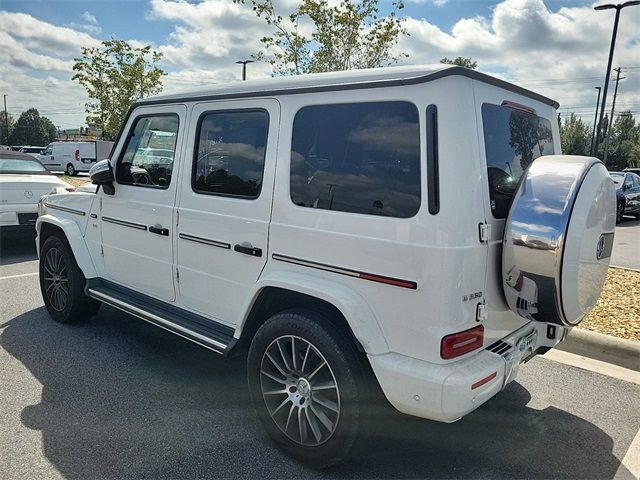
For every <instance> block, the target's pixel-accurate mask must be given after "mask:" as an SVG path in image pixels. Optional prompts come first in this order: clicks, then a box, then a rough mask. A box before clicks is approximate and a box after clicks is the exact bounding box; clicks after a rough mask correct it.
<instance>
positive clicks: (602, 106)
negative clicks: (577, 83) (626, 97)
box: [593, 0, 640, 150]
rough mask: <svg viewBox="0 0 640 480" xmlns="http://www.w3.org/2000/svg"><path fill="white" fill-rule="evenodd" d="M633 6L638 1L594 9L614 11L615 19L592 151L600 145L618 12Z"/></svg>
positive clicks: (639, 0) (608, 4) (600, 6)
mask: <svg viewBox="0 0 640 480" xmlns="http://www.w3.org/2000/svg"><path fill="white" fill-rule="evenodd" d="M633 5H640V0H631V1H629V2H624V3H618V4H616V5H613V4H611V3H607V4H605V5H598V6H597V7H594V10H610V9H612V8H613V9H615V11H616V17H615V20H614V22H613V34H612V35H611V47H610V48H609V62H608V63H607V73H606V75H605V78H604V87H603V92H602V103H601V104H600V121H599V122H598V131H597V132H596V142H595V144H594V147H593V148H594V150H597V149H598V143H600V130H601V127H602V117H604V106H605V104H606V103H607V88H608V87H609V78H610V76H611V63H612V62H613V50H614V48H615V46H616V35H617V34H618V22H619V21H620V11H621V10H622V9H623V8H625V7H631V6H633Z"/></svg>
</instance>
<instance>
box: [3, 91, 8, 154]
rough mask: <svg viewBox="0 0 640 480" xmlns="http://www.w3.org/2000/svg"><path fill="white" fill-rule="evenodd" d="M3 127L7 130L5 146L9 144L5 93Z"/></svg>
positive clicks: (5, 96) (5, 97)
mask: <svg viewBox="0 0 640 480" xmlns="http://www.w3.org/2000/svg"><path fill="white" fill-rule="evenodd" d="M4 128H5V131H6V132H7V146H8V145H9V114H8V113H7V94H6V93H5V94H4Z"/></svg>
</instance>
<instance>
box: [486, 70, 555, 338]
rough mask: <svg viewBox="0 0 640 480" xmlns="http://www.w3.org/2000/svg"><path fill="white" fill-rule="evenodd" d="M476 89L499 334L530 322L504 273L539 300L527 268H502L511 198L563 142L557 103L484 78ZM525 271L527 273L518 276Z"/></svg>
mask: <svg viewBox="0 0 640 480" xmlns="http://www.w3.org/2000/svg"><path fill="white" fill-rule="evenodd" d="M474 91H475V97H476V102H477V106H476V108H477V110H476V112H477V124H478V137H479V141H480V151H481V160H482V162H483V169H485V172H486V178H487V180H486V188H485V194H484V195H485V200H484V210H485V221H486V225H487V230H486V233H487V238H486V241H487V244H488V248H489V252H488V254H489V257H488V262H487V276H486V278H487V281H486V295H485V297H486V302H487V309H488V312H487V314H488V317H489V322H487V323H486V324H485V326H486V327H487V330H486V333H485V336H487V337H488V339H489V340H494V339H499V338H502V337H503V336H505V335H507V334H509V333H510V332H511V331H513V330H515V329H516V328H518V327H519V326H520V325H522V324H523V323H524V322H525V320H523V319H518V318H516V317H514V316H513V315H512V314H511V311H510V310H509V307H508V305H507V303H506V301H505V299H504V293H503V287H502V275H511V276H513V277H514V281H513V283H514V287H513V288H520V289H523V288H524V290H525V291H523V292H522V294H523V295H525V296H527V297H531V298H528V299H527V302H528V303H527V304H528V305H535V304H536V301H537V299H536V298H534V297H535V296H536V293H535V292H534V291H533V289H530V288H527V285H529V282H527V280H526V279H525V278H524V277H526V272H520V271H518V272H502V238H503V234H504V228H505V222H506V219H507V216H508V214H509V209H510V207H511V199H512V197H513V195H514V194H515V191H516V187H517V185H518V180H519V179H520V177H521V176H522V173H523V172H524V170H525V169H526V168H527V166H528V165H529V164H530V163H531V162H532V161H533V160H535V159H536V158H538V157H539V156H541V155H552V154H554V153H559V151H560V148H559V144H558V142H557V138H558V124H557V123H555V111H554V109H553V108H552V107H551V106H548V105H544V104H542V103H539V102H536V101H534V100H531V99H529V98H527V97H522V96H520V95H516V94H513V93H512V92H508V91H506V90H502V89H499V88H496V87H494V86H491V85H487V84H484V83H480V82H475V84H474ZM520 275H523V278H521V279H520V281H518V279H519V278H520ZM523 285H524V287H523ZM528 290H531V291H528ZM532 308H535V307H532ZM531 313H532V314H533V313H535V312H533V311H532V312H531Z"/></svg>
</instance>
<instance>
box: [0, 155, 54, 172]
mask: <svg viewBox="0 0 640 480" xmlns="http://www.w3.org/2000/svg"><path fill="white" fill-rule="evenodd" d="M0 173H30V174H34V173H35V174H48V173H49V172H47V170H46V169H45V168H44V167H43V166H42V164H41V163H40V162H38V161H37V160H27V159H26V158H0Z"/></svg>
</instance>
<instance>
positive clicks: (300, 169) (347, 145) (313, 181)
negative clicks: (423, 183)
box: [290, 102, 420, 218]
mask: <svg viewBox="0 0 640 480" xmlns="http://www.w3.org/2000/svg"><path fill="white" fill-rule="evenodd" d="M290 185H291V200H292V201H293V202H294V203H295V204H296V205H298V206H301V207H307V208H318V209H324V210H335V211H341V212H351V213H360V214H367V215H378V216H386V217H399V218H408V217H412V216H414V215H415V214H416V213H417V212H418V210H419V208H420V132H419V116H418V109H417V107H416V106H415V105H414V104H412V103H409V102H375V103H373V102H372V103H351V104H334V105H315V106H309V107H303V108H301V109H300V110H299V111H298V112H297V114H296V116H295V119H294V122H293V137H292V145H291V183H290Z"/></svg>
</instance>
